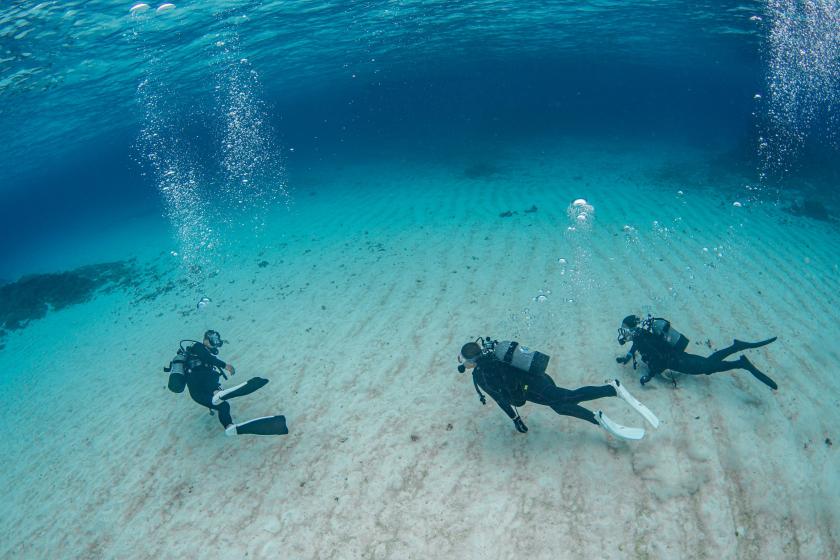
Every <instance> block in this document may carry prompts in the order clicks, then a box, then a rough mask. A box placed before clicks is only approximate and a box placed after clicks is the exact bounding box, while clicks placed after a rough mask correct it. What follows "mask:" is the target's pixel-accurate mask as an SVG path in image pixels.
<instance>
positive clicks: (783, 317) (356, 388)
mask: <svg viewBox="0 0 840 560" xmlns="http://www.w3.org/2000/svg"><path fill="white" fill-rule="evenodd" d="M693 157H696V154H688V155H685V156H684V157H683V159H680V156H675V155H674V154H665V155H663V154H662V153H657V155H651V152H650V151H645V152H642V151H641V150H640V151H639V152H638V153H624V152H620V151H618V150H613V151H609V150H605V149H600V150H594V149H591V150H587V149H585V148H584V147H580V146H578V147H576V148H575V149H574V150H572V149H570V148H569V147H568V146H565V147H563V146H561V147H556V148H553V149H548V148H543V149H542V151H541V152H540V151H535V150H532V149H527V150H526V149H523V150H522V151H520V152H515V151H511V152H508V153H505V154H496V155H493V156H492V157H491V156H487V157H483V158H475V161H462V160H457V159H454V158H453V160H452V161H445V160H441V161H435V162H422V161H412V160H399V159H395V160H392V161H379V162H377V163H375V164H374V163H357V164H343V165H335V166H331V167H329V168H324V169H321V170H318V171H312V172H311V173H309V174H308V175H306V176H302V177H298V178H297V180H298V183H297V185H295V186H296V187H297V188H296V191H295V198H294V204H293V205H292V207H291V209H288V210H287V209H283V210H278V211H277V213H276V214H274V215H273V216H272V220H271V222H270V224H269V226H268V228H267V229H266V231H265V232H264V234H263V236H262V238H261V239H260V241H259V242H258V243H249V242H248V241H247V240H242V241H241V242H240V243H237V242H233V241H232V242H231V244H230V247H229V249H228V253H227V256H226V257H225V258H221V257H220V258H219V261H218V263H219V274H218V275H216V276H214V277H213V278H210V279H209V280H208V281H207V284H206V286H205V287H204V288H203V290H202V291H203V293H202V294H199V293H197V292H196V290H193V289H190V288H188V287H186V286H184V285H183V284H181V283H179V281H178V279H179V275H180V268H178V267H177V264H176V262H175V260H174V257H172V256H171V254H170V251H171V250H173V247H172V246H167V245H165V244H162V246H161V247H159V250H156V252H155V255H156V256H154V257H149V256H144V257H142V258H141V259H140V260H139V263H140V265H142V266H144V267H147V268H148V269H149V270H153V271H155V273H154V274H152V275H148V276H147V278H148V280H144V282H146V285H144V286H141V287H140V288H141V290H140V292H142V291H143V290H145V291H146V292H149V293H154V294H156V295H155V297H152V298H149V299H145V300H144V299H140V298H138V297H137V294H138V293H140V292H138V291H137V290H134V291H120V290H117V291H114V292H112V293H108V294H103V295H100V296H99V297H97V298H95V299H94V300H92V301H90V302H88V303H85V304H82V305H78V306H75V307H72V308H69V309H66V310H62V311H60V312H55V313H51V314H49V315H48V316H47V317H46V318H45V319H43V320H40V321H36V322H33V323H31V324H30V325H29V326H28V327H27V328H26V329H24V330H22V331H17V332H15V333H12V335H11V336H9V337H8V339H7V341H6V348H5V349H4V350H3V351H2V352H0V368H2V371H3V372H4V373H3V376H2V379H0V386H2V388H3V389H4V396H5V403H4V406H3V407H2V412H0V421H2V425H3V426H4V430H3V436H2V438H3V442H4V448H5V450H6V457H7V460H6V462H5V465H4V468H3V473H2V476H1V477H0V488H2V495H3V500H2V503H0V519H1V520H2V521H0V523H1V524H2V534H3V535H4V536H3V538H2V539H0V556H2V557H3V558H196V557H204V556H212V557H214V558H221V559H227V558H231V559H240V558H246V557H247V558H279V557H284V558H302V559H303V558H306V559H308V558H336V559H341V558H366V559H367V558H370V559H374V558H464V559H467V558H477V559H478V558H481V559H485V558H513V557H528V558H617V559H619V558H684V559H688V558H715V559H726V558H756V559H758V558H761V559H768V558H770V559H773V558H837V557H840V529H838V528H840V460H838V450H837V447H836V446H834V445H833V444H832V443H831V441H832V440H836V439H838V438H840V423H838V415H840V412H838V411H840V408H839V407H838V404H840V377H838V376H837V375H836V369H837V364H838V362H840V346H838V343H837V341H838V340H840V324H838V322H837V312H836V309H837V303H838V301H837V294H838V288H840V273H839V272H838V262H840V250H839V249H840V235H838V233H840V232H838V226H837V225H836V224H831V223H821V222H815V221H810V220H808V219H805V218H797V217H793V216H790V215H788V214H786V213H784V212H782V211H781V210H780V208H779V206H777V205H773V204H770V203H763V204H755V203H750V202H749V201H747V200H744V201H743V206H742V207H740V208H739V207H736V206H733V202H735V201H736V200H740V199H737V198H735V195H734V194H732V195H730V194H728V193H729V192H732V193H735V191H736V188H735V187H737V186H738V185H737V184H708V185H704V184H702V182H698V181H694V180H693V179H692V178H691V177H690V176H689V175H683V176H680V175H679V174H675V173H670V175H669V174H668V173H665V172H664V171H663V170H666V171H667V170H668V169H670V168H669V167H668V166H669V165H671V166H672V167H673V161H674V160H675V159H676V161H677V162H687V161H692V158H693ZM668 162H672V163H668ZM685 165H686V166H687V165H689V164H688V163H685ZM668 177H670V178H668ZM721 181H722V182H723V183H726V181H732V182H733V183H734V182H735V181H736V179H734V178H731V177H730V178H726V177H724V178H723V179H721ZM728 188H730V189H729V190H728ZM678 191H681V194H680V192H678ZM578 197H584V198H586V199H587V200H588V201H589V202H590V203H591V204H592V205H593V206H594V215H591V216H589V221H588V222H587V224H588V225H587V224H580V223H576V222H575V221H574V220H573V219H571V218H570V217H569V216H568V215H567V209H568V206H569V204H570V202H571V201H572V200H574V199H576V198H578ZM532 205H536V206H537V207H538V211H537V212H531V213H525V212H524V210H525V209H528V208H530V207H531V206H532ZM508 210H510V211H515V212H516V213H515V214H513V215H512V216H510V217H507V218H502V217H500V216H499V214H500V213H502V212H505V211H508ZM572 225H574V226H575V227H576V229H575V231H569V230H568V227H569V226H572ZM144 250H146V251H147V250H148V247H147V246H146V247H144ZM144 254H145V253H144ZM560 259H565V263H564V262H561V261H560ZM169 282H172V284H171V285H172V286H174V288H172V289H169V290H159V289H157V288H159V287H160V286H161V285H167V284H168V283H169ZM201 295H208V296H209V297H211V298H212V299H213V303H212V305H211V306H209V307H208V308H206V309H204V310H202V311H199V310H196V309H195V302H196V301H197V299H198V297H200V296H201ZM541 295H542V296H545V297H544V298H540V297H539V296H541ZM631 312H636V313H648V312H650V313H654V314H657V315H661V316H665V317H668V318H670V319H671V320H672V321H673V323H674V326H675V327H676V328H678V329H679V330H680V331H682V332H684V333H685V334H686V335H687V336H688V337H689V338H690V339H691V341H692V343H691V346H690V348H689V350H690V351H693V352H695V353H699V354H706V353H709V352H711V351H712V350H711V348H720V347H723V346H727V345H729V344H730V343H731V339H732V338H733V337H737V338H741V339H745V340H758V339H763V338H767V337H770V336H778V337H779V340H778V342H776V343H775V344H773V345H770V346H768V347H765V348H762V349H759V350H753V351H750V353H749V354H748V355H749V357H750V359H751V360H752V361H753V363H755V364H756V365H757V366H758V367H759V368H761V369H762V370H763V371H765V372H766V373H767V374H768V375H770V376H771V377H773V378H774V379H775V380H776V381H777V382H778V384H779V387H780V389H779V391H778V392H775V393H774V392H772V391H770V390H769V389H768V388H767V387H765V386H764V385H762V384H761V383H759V382H758V381H756V380H755V379H753V378H752V377H751V376H750V375H749V374H748V373H746V372H736V373H731V374H730V373H722V374H716V375H713V376H709V377H706V376H703V377H696V378H692V377H688V376H682V377H680V378H679V379H678V384H677V387H676V388H674V387H673V386H672V385H671V384H670V383H669V382H667V381H664V380H656V381H654V382H652V383H650V384H649V385H647V386H645V387H644V388H641V387H639V385H638V382H637V378H638V376H639V372H634V371H633V370H632V368H631V367H630V366H625V367H621V366H619V365H617V364H616V363H615V361H614V358H615V356H617V355H620V354H621V353H622V351H623V350H626V348H621V347H619V346H618V345H617V343H616V341H615V329H616V327H617V326H618V323H619V322H620V320H621V318H622V317H623V316H625V315H627V314H629V313H631ZM210 327H213V328H216V329H218V330H219V331H221V332H222V334H223V336H224V338H226V339H228V341H229V343H228V344H227V345H225V347H224V348H223V351H222V354H221V357H222V358H223V359H225V360H228V361H231V362H233V363H234V364H235V365H236V366H237V369H238V373H237V376H236V377H234V378H233V379H232V380H231V381H236V382H238V381H244V380H245V379H247V378H249V377H252V376H256V375H259V376H263V377H267V378H269V379H270V380H271V383H269V385H267V386H266V387H265V388H263V389H261V390H260V391H259V392H257V393H255V394H253V395H250V396H247V397H243V398H240V399H237V400H234V401H232V405H233V413H234V418H235V419H236V420H238V421H242V420H245V419H247V418H251V417H254V416H262V415H266V414H273V413H282V414H285V415H286V416H287V417H288V423H289V427H290V430H291V433H290V434H289V435H288V436H285V437H277V438H274V437H246V436H241V437H236V438H227V437H225V436H224V435H223V432H222V430H221V429H220V426H219V424H218V421H217V420H216V418H214V417H211V416H209V415H208V413H207V411H206V410H205V409H202V408H201V407H200V406H198V405H196V404H195V403H193V402H192V401H191V400H190V399H189V397H188V396H187V395H186V394H182V395H174V394H172V393H170V392H168V391H167V390H166V375H165V374H164V373H163V372H162V371H161V366H162V365H164V364H165V363H167V362H168V360H169V359H170V358H171V357H172V354H173V353H174V351H175V349H176V348H177V343H178V340H180V339H181V338H194V337H197V336H200V334H201V333H202V332H203V330H204V329H206V328H210ZM488 334H489V335H492V336H494V337H496V338H500V339H502V338H505V339H507V338H515V339H516V340H519V341H521V342H523V343H526V344H528V345H530V346H532V347H534V348H537V349H539V350H541V351H543V352H545V353H547V354H550V355H551V356H552V359H551V362H550V364H549V373H550V374H551V375H552V376H553V377H554V379H555V381H556V382H557V384H558V385H560V386H563V387H569V388H574V387H577V386H580V385H589V384H600V383H601V382H603V381H604V380H605V379H607V378H612V377H618V378H620V379H621V380H622V381H624V382H625V383H626V384H627V386H628V387H629V388H630V389H631V390H632V392H633V393H634V394H635V396H636V397H637V398H639V399H640V400H641V401H642V402H644V403H645V404H647V405H648V406H649V407H650V408H651V409H652V410H653V411H654V412H656V413H657V414H658V415H659V417H660V418H661V420H662V425H661V426H660V428H659V429H658V430H649V432H648V434H647V436H646V437H645V439H644V440H643V441H641V442H623V441H617V440H615V439H611V438H610V437H608V436H607V435H606V433H604V432H603V431H602V430H600V429H599V428H597V427H595V426H592V425H589V424H587V423H585V422H581V421H580V420H576V419H573V418H568V417H559V416H557V415H556V414H555V413H554V412H552V411H551V410H550V409H548V408H546V407H541V406H537V405H533V404H529V405H527V406H526V407H524V408H522V409H521V412H522V413H523V417H524V418H525V421H526V423H527V424H528V426H529V427H530V431H529V433H528V434H527V435H520V434H518V433H516V432H515V431H514V429H513V426H512V425H511V423H510V421H509V420H508V419H507V418H506V417H505V415H504V414H503V413H502V412H501V411H500V410H498V408H497V407H496V406H495V405H493V404H492V403H489V404H488V406H485V407H482V406H481V404H480V403H479V401H478V397H477V396H476V394H475V392H474V390H473V387H472V383H471V381H470V379H469V376H467V375H461V374H458V373H457V372H456V371H455V366H456V365H457V364H456V362H455V356H456V353H457V351H458V349H459V348H460V346H461V344H463V343H464V342H466V341H467V340H469V339H471V338H475V337H476V336H479V335H488ZM590 404H591V405H592V406H593V407H596V406H599V407H602V408H603V409H604V411H605V412H607V413H608V414H609V415H610V416H611V417H612V418H613V419H615V420H617V421H619V422H621V423H624V424H627V425H635V426H643V425H644V424H643V420H642V419H641V417H640V416H638V415H636V414H635V413H634V412H633V410H632V409H631V408H630V407H628V406H627V405H626V404H625V403H623V402H622V401H620V400H618V399H607V400H603V401H598V402H596V403H590Z"/></svg>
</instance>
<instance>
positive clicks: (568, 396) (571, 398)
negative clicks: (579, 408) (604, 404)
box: [558, 385, 617, 403]
mask: <svg viewBox="0 0 840 560" xmlns="http://www.w3.org/2000/svg"><path fill="white" fill-rule="evenodd" d="M558 389H559V391H562V393H560V394H561V395H562V397H561V398H562V402H564V403H580V402H584V401H594V400H595V399H603V398H605V397H615V396H616V395H617V393H616V390H615V387H613V386H612V385H599V386H597V387H595V386H586V387H580V388H578V389H575V390H574V391H570V390H568V389H560V388H559V387H558Z"/></svg>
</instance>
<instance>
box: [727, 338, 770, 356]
mask: <svg viewBox="0 0 840 560" xmlns="http://www.w3.org/2000/svg"><path fill="white" fill-rule="evenodd" d="M772 342H776V337H775V336H774V337H773V338H768V339H767V340H762V341H761V342H744V341H743V340H738V339H737V338H736V339H735V340H734V341H733V343H732V346H730V348H732V353H735V352H740V351H741V350H749V349H750V348H761V347H762V346H767V345H768V344H770V343H772Z"/></svg>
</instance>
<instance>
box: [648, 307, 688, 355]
mask: <svg viewBox="0 0 840 560" xmlns="http://www.w3.org/2000/svg"><path fill="white" fill-rule="evenodd" d="M646 322H647V323H648V324H649V325H650V326H649V327H648V329H649V330H650V332H652V333H653V334H654V335H656V336H657V337H658V338H659V339H660V340H663V341H665V343H667V344H668V346H670V347H671V349H673V350H674V351H676V352H682V351H683V350H685V349H686V348H687V347H688V338H686V336H685V335H683V334H682V333H681V332H679V331H678V330H677V329H675V328H673V327H672V326H671V322H670V321H668V320H667V319H662V318H661V317H650V316H649V317H648V319H647V321H646Z"/></svg>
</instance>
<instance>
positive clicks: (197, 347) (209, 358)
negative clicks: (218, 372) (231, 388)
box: [193, 344, 233, 375]
mask: <svg viewBox="0 0 840 560" xmlns="http://www.w3.org/2000/svg"><path fill="white" fill-rule="evenodd" d="M193 352H194V353H195V354H199V356H198V357H199V359H200V360H201V361H202V362H204V363H205V364H207V365H209V366H216V367H217V368H221V369H226V370H228V372H229V373H230V374H231V375H233V372H232V371H231V370H232V369H233V366H230V367H228V364H226V363H225V362H224V361H222V360H220V359H219V358H217V357H216V356H214V355H213V354H211V353H210V350H208V349H207V347H206V346H204V345H203V344H194V345H193Z"/></svg>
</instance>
